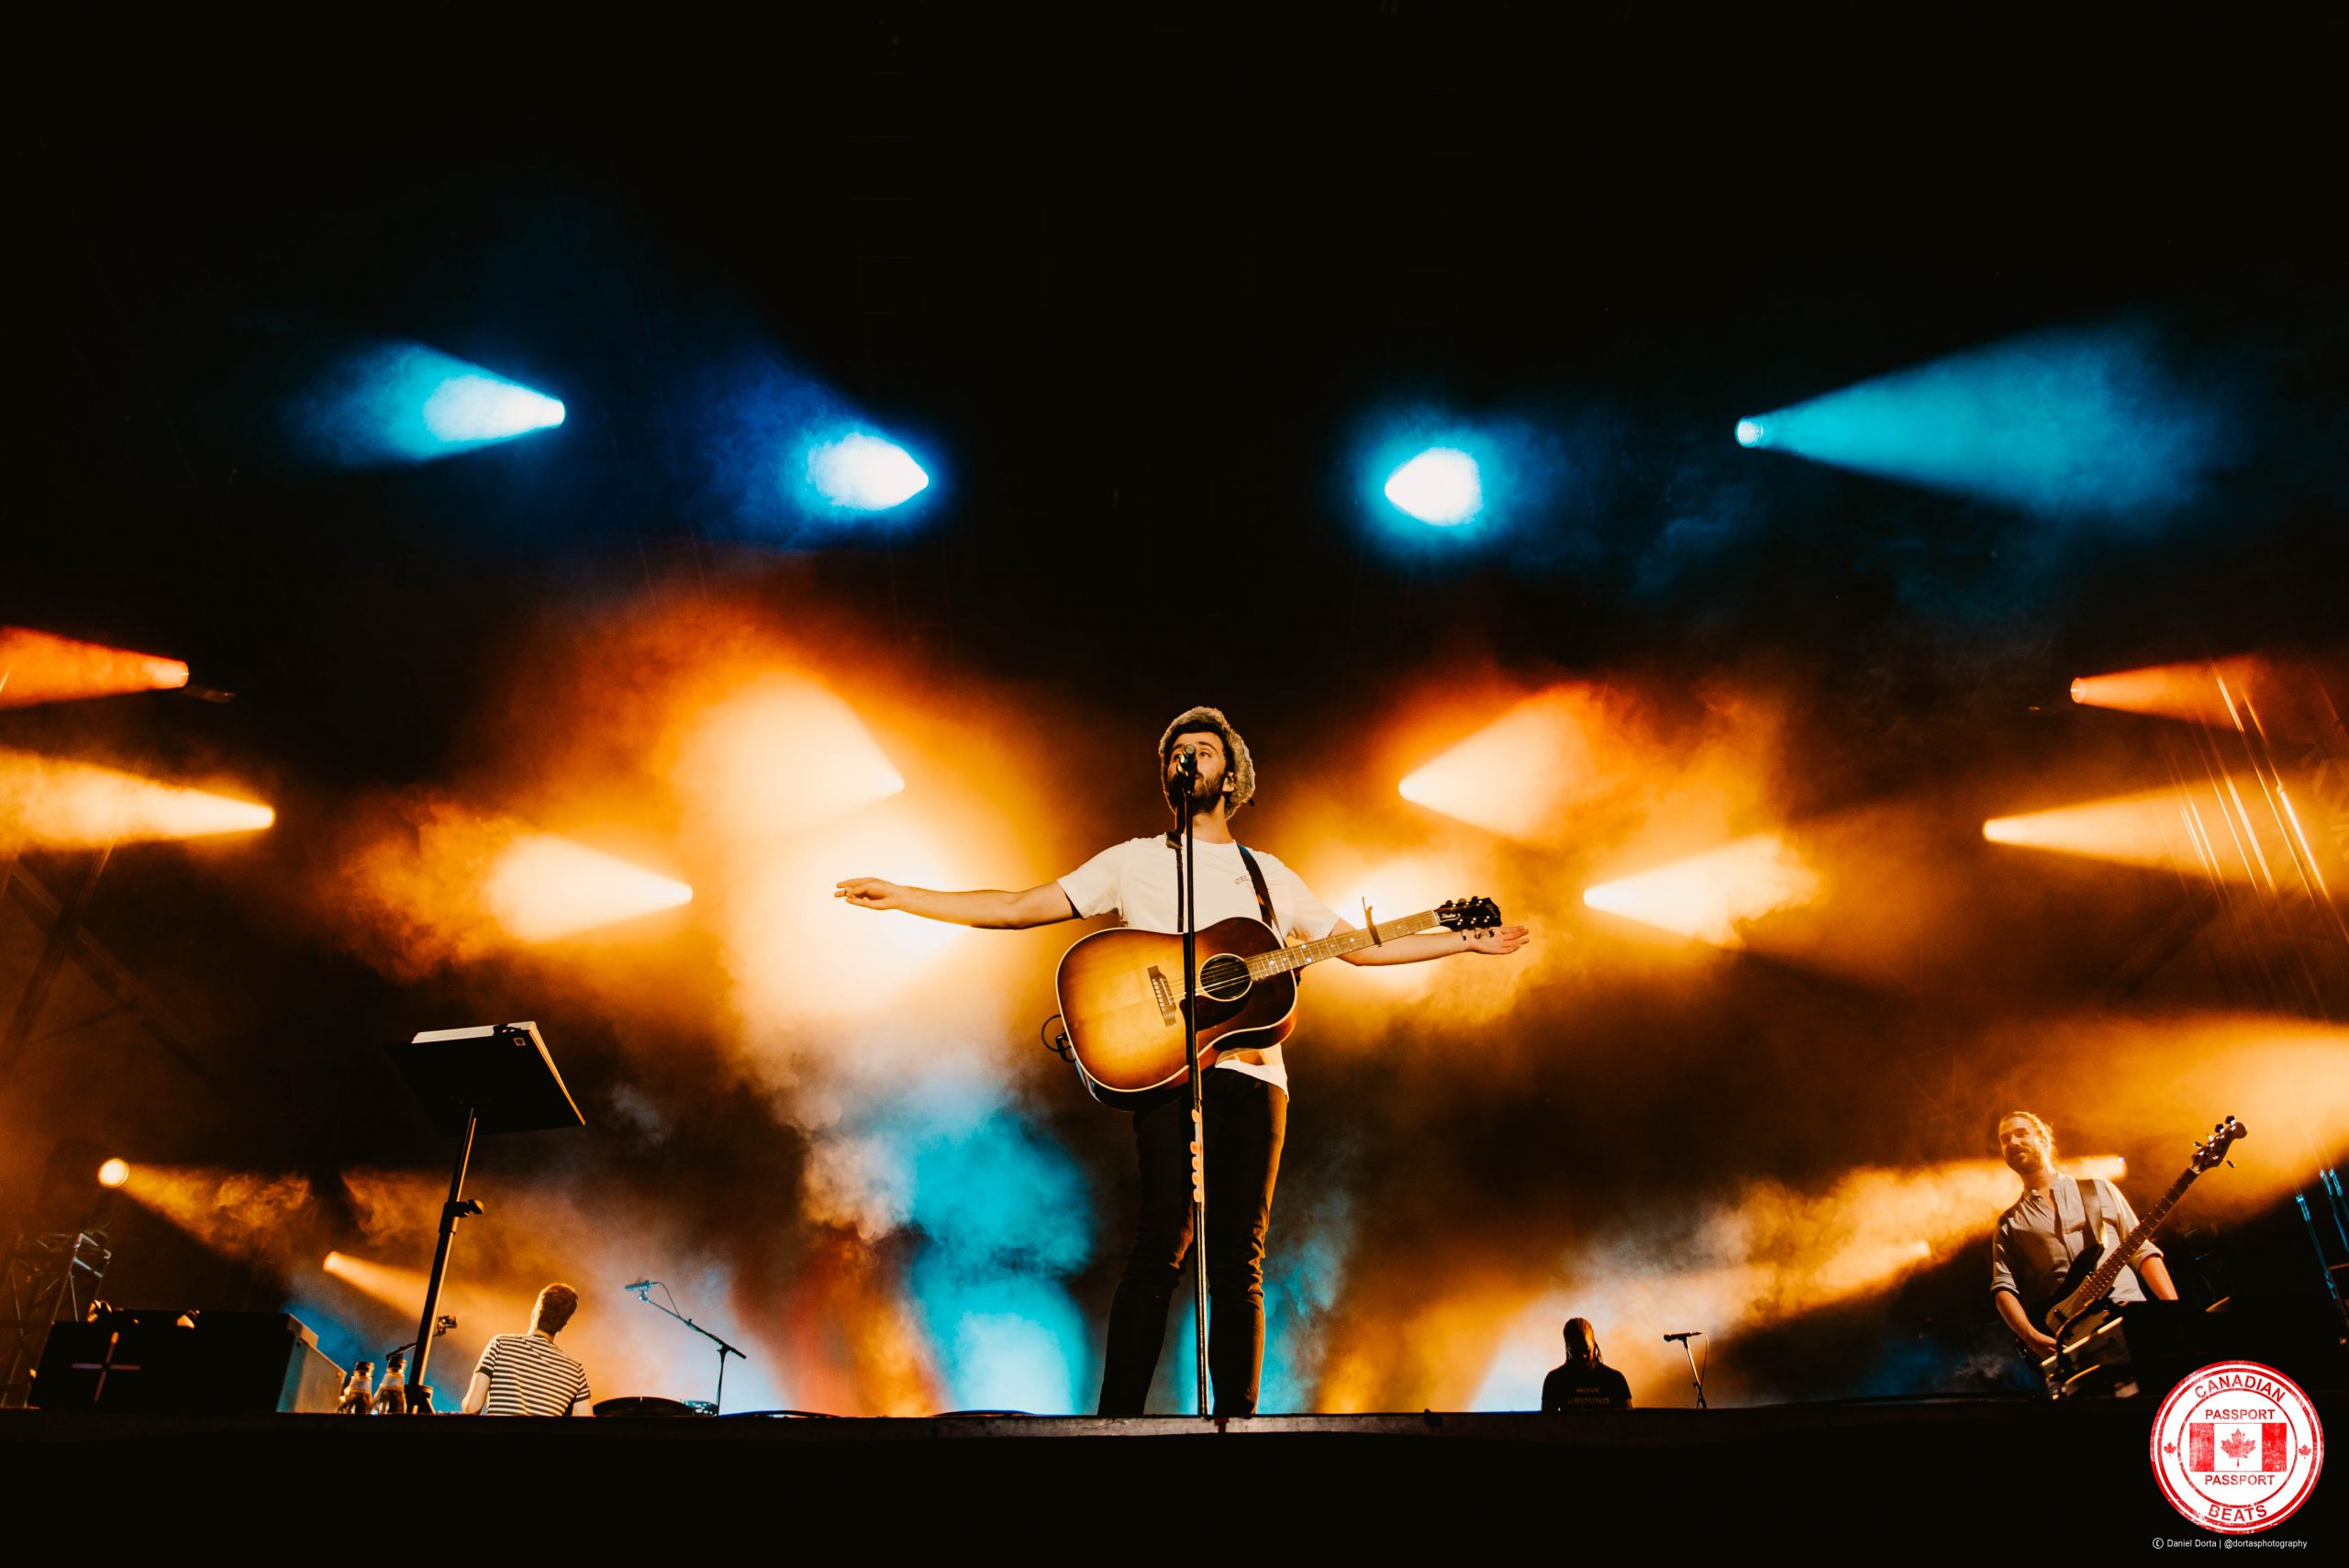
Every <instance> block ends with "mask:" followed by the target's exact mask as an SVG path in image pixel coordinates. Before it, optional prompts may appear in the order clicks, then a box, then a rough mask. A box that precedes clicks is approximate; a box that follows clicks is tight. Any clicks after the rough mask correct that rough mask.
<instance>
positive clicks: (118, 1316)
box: [32, 1310, 342, 1412]
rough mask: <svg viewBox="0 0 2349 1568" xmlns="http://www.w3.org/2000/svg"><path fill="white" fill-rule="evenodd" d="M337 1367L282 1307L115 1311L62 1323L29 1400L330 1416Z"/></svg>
mask: <svg viewBox="0 0 2349 1568" xmlns="http://www.w3.org/2000/svg"><path fill="white" fill-rule="evenodd" d="M341 1389H342V1371H341V1369H340V1368H339V1367H337V1366H336V1365H335V1364H334V1363H333V1362H330V1361H328V1360H327V1358H326V1357H325V1356H323V1355H321V1354H320V1353H319V1352H318V1337H317V1335H316V1334H314V1333H312V1332H311V1331H310V1329H309V1327H308V1325H306V1324H305V1323H304V1322H302V1320H301V1319H299V1318H291V1317H288V1316H286V1315H285V1314H284V1313H282V1312H195V1313H182V1312H172V1311H168V1310H166V1311H147V1310H134V1311H118V1312H108V1313H105V1314H102V1315H101V1316H100V1317H99V1318H97V1319H95V1321H93V1322H88V1323H60V1324H59V1325H57V1327H56V1328H55V1329H51V1330H50V1336H49V1343H48V1345H47V1346H46V1347H45V1348H44V1349H43V1350H42V1352H41V1358H40V1372H39V1375H38V1376H37V1377H35V1379H34V1380H33V1392H32V1403H33V1404H35V1405H38V1406H39V1407H41V1408H42V1409H44V1410H93V1409H95V1410H118V1411H129V1410H201V1411H206V1412H235V1411H270V1410H292V1411H315V1412H331V1411H332V1410H333V1409H334V1407H335V1403H336V1400H337V1397H338V1396H340V1392H341Z"/></svg>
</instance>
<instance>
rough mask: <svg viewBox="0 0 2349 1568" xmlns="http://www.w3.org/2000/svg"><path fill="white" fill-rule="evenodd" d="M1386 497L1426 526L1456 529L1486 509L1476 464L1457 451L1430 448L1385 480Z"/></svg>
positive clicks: (1482, 483) (1454, 448) (1482, 484)
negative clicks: (1428, 524) (1427, 524)
mask: <svg viewBox="0 0 2349 1568" xmlns="http://www.w3.org/2000/svg"><path fill="white" fill-rule="evenodd" d="M1386 498H1387V499H1388V500H1389V501H1392V502H1393V503H1394V504H1395V505H1396V506H1397V507H1398V508H1400V509H1401V510H1403V511H1405V512H1407V513H1408V514H1410V515H1411V516H1412V517H1417V518H1418V519H1419V521H1421V522H1423V523H1430V524H1433V525H1434V526H1436V527H1438V528H1456V527H1458V526H1459V525H1460V524H1462V523H1466V522H1474V521H1475V518H1476V516H1477V514H1478V513H1480V512H1482V511H1483V510H1484V509H1485V484H1484V477H1483V474H1482V473H1481V472H1480V471H1479V470H1478V469H1477V467H1476V460H1475V458H1473V457H1470V456H1469V455H1468V454H1467V453H1466V452H1464V451H1462V450H1460V449H1459V448H1457V447H1430V448H1429V449H1428V450H1425V451H1423V452H1421V453H1420V454H1419V456H1417V457H1415V458H1413V459H1412V460H1411V461H1410V462H1407V463H1405V464H1404V465H1403V466H1402V467H1400V468H1398V469H1397V470H1396V471H1395V472H1394V473H1391V474H1389V475H1388V476H1387V479H1386Z"/></svg>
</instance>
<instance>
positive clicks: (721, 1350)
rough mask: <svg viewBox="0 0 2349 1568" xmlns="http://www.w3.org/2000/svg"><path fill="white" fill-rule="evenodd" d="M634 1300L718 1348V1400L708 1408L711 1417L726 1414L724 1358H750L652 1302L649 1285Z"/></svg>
mask: <svg viewBox="0 0 2349 1568" xmlns="http://www.w3.org/2000/svg"><path fill="white" fill-rule="evenodd" d="M655 1283H658V1282H655ZM667 1288H668V1287H667V1286H665V1285H663V1286H662V1289H663V1290H664V1291H665V1290H666V1289H667ZM636 1298H637V1299H638V1300H639V1301H641V1302H642V1303H644V1305H645V1306H647V1307H651V1308H652V1309H653V1310H654V1311H655V1312H665V1313H667V1314H668V1315H669V1316H670V1317H672V1318H675V1319H676V1320H677V1321H678V1322H680V1323H683V1324H684V1325H685V1327H686V1328H688V1329H692V1330H693V1331H694V1332H695V1333H696V1334H699V1335H700V1336H701V1337H702V1338H703V1339H705V1340H708V1341H709V1342H710V1343H711V1344H713V1345H716V1346H717V1347H718V1399H717V1402H716V1403H715V1404H713V1405H712V1406H711V1407H710V1414H711V1415H713V1416H722V1415H724V1414H725V1413H726V1358H727V1357H728V1356H734V1357H737V1358H739V1359H740V1360H742V1361H745V1362H747V1361H749V1360H750V1359H751V1358H750V1357H748V1356H746V1355H743V1354H742V1352H741V1351H738V1350H736V1349H735V1348H734V1347H733V1346H731V1345H729V1344H728V1343H727V1342H726V1341H725V1340H721V1339H719V1338H718V1336H717V1335H715V1334H713V1333H711V1332H710V1331H709V1330H708V1329H705V1328H703V1327H702V1326H701V1325H700V1324H698V1323H696V1322H695V1321H694V1320H693V1319H692V1318H688V1317H686V1316H685V1314H684V1313H682V1312H680V1311H678V1310H677V1309H676V1308H675V1307H663V1306H662V1305H661V1304H660V1303H659V1302H657V1301H655V1300H653V1299H652V1286H651V1285H646V1286H645V1287H644V1288H643V1289H641V1290H640V1291H638V1292H637V1293H636Z"/></svg>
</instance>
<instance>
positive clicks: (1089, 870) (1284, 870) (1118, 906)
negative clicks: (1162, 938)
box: [1061, 834, 1338, 1090]
mask: <svg viewBox="0 0 2349 1568" xmlns="http://www.w3.org/2000/svg"><path fill="white" fill-rule="evenodd" d="M1249 852H1250V853H1251V854H1253V855H1254V856H1255V857H1256V864H1257V866H1258V867H1259V868H1261V869H1262V870H1263V872H1264V888H1265V890H1266V891H1267V892H1269V893H1270V894H1271V895H1273V913H1274V914H1275V915H1277V916H1278V917H1280V918H1279V921H1278V922H1277V924H1278V929H1279V930H1280V932H1281V940H1284V941H1286V942H1290V943H1296V942H1299V941H1308V942H1309V941H1319V940H1321V939H1322V938H1323V937H1326V936H1328V935H1329V934H1330V932H1331V931H1332V930H1334V929H1336V928H1337V924H1338V917H1337V914H1336V912H1335V911H1333V910H1332V909H1330V906H1328V905H1326V904H1324V903H1322V902H1321V900H1319V898H1316V897H1314V896H1313V892H1312V889H1310V888H1308V887H1307V886H1306V885H1305V884H1304V882H1303V881H1302V880H1301V879H1300V878H1299V877H1298V876H1297V873H1295V872H1293V871H1291V870H1289V869H1288V867H1286V866H1285V865H1283V864H1282V863H1281V862H1279V861H1278V860H1276V859H1275V858H1274V857H1273V856H1271V855H1268V854H1266V853H1265V852H1264V851H1262V850H1259V849H1255V848H1253V847H1251V849H1250V851H1249ZM1198 857H1199V865H1198V886H1199V919H1198V924H1199V929H1201V930H1205V929H1207V928H1208V927H1209V926H1212V925H1214V924H1215V923H1216V922H1217V921H1218V920H1229V919H1230V918H1231V917H1233V916H1235V915H1245V916H1247V917H1249V918H1250V919H1252V920H1261V919H1263V918H1264V911H1263V910H1261V909H1260V908H1258V907H1257V905H1256V886H1255V884H1253V883H1252V882H1251V881H1250V880H1249V879H1248V867H1247V865H1246V863H1245V862H1242V861H1241V858H1240V846H1239V845H1237V844H1210V843H1207V842H1205V841H1202V842H1200V844H1199V845H1198ZM1179 860H1180V857H1179V856H1178V855H1177V854H1176V853H1175V850H1174V849H1173V848H1172V847H1171V846H1170V845H1168V843H1167V842H1166V839H1165V837H1164V835H1163V834H1162V835H1160V836H1159V837H1158V838H1155V839H1129V840H1126V841H1125V842H1124V843H1122V844H1112V845H1110V846H1109V847H1108V849H1106V850H1104V851H1101V852H1100V853H1099V854H1097V855H1096V856H1094V857H1093V858H1092V859H1091V860H1089V861H1087V862H1085V863H1084V864H1083V865H1081V866H1079V867H1077V868H1076V869H1075V870H1074V871H1073V872H1071V873H1068V874H1067V875H1066V876H1064V877H1063V878H1061V891H1062V892H1063V893H1065V894H1067V895H1068V901H1069V904H1070V906H1072V907H1073V908H1074V909H1075V910H1076V912H1077V913H1078V914H1079V915H1084V916H1088V917H1090V916H1094V915H1109V914H1114V915H1116V916H1117V917H1118V920H1119V924H1120V925H1126V926H1131V927H1132V928H1133V929H1136V930H1138V931H1175V930H1179V929H1181V925H1180V922H1179V921H1178V919H1177V916H1176V902H1175V897H1176V890H1177V889H1176V880H1175V879H1176V877H1177V876H1178V875H1179V874H1180V872H1181V867H1180V864H1179ZM1248 1058H1254V1059H1255V1060H1248ZM1216 1066H1217V1067H1218V1068H1230V1070H1231V1071H1232V1072H1234V1073H1247V1074H1248V1075H1249V1076H1250V1077H1252V1078H1262V1079H1263V1080H1264V1082H1265V1083H1267V1084H1279V1085H1280V1086H1281V1088H1282V1089H1283V1090H1286V1089H1287V1088H1288V1069H1287V1068H1286V1067H1285V1066H1284V1065H1282V1062H1281V1048H1280V1047H1279V1046H1277V1045H1274V1046H1266V1047H1264V1049H1263V1050H1261V1051H1248V1052H1247V1053H1246V1056H1245V1057H1242V1056H1238V1055H1233V1056H1226V1057H1222V1058H1219V1060H1218V1061H1217V1062H1216Z"/></svg>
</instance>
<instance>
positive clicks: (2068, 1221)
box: [1990, 1111, 2177, 1358]
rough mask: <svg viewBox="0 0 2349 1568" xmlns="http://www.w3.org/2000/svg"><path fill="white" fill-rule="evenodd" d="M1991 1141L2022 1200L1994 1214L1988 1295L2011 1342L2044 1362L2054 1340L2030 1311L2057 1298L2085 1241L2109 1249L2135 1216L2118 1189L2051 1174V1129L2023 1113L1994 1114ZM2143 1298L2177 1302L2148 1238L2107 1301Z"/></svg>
mask: <svg viewBox="0 0 2349 1568" xmlns="http://www.w3.org/2000/svg"><path fill="white" fill-rule="evenodd" d="M1998 1152H1999V1154H2000V1155H2001V1156H2003V1157H2004V1158H2005V1160H2006V1162H2007V1168H2008V1169H2009V1170H2010V1171H2012V1172H2014V1173H2015V1174H2016V1175H2017V1176H2019V1177H2021V1180H2022V1195H2021V1196H2020V1197H2018V1198H2016V1199H2015V1201H2014V1205H2013V1207H2010V1208H2009V1209H2008V1210H2007V1211H2006V1213H2004V1214H2002V1215H2000V1216H1999V1217H1998V1230H1997V1231H1996V1233H1994V1234H1993V1235H1992V1236H1991V1238H1990V1296H1991V1299H1992V1301H1994V1302H1995V1303H1996V1304H1997V1306H1998V1316H1999V1317H2000V1318H2004V1319H2005V1320H2006V1325H2007V1328H2008V1329H2009V1330H2011V1331H2012V1332H2013V1334H2014V1336H2015V1338H2016V1339H2018V1340H2021V1341H2022V1342H2023V1343H2025V1344H2026V1345H2029V1346H2030V1347H2031V1348H2032V1351H2034V1352H2035V1353H2036V1354H2037V1355H2038V1356H2040V1357H2042V1358H2044V1357H2047V1356H2052V1355H2054V1353H2055V1350H2056V1344H2055V1340H2054V1336H2053V1335H2050V1334H2048V1333H2046V1332H2044V1331H2043V1329H2042V1328H2041V1326H2040V1325H2039V1324H2037V1323H2034V1322H2032V1318H2031V1307H2032V1305H2035V1304H2037V1303H2040V1302H2043V1301H2045V1300H2046V1299H2047V1298H2048V1297H2050V1296H2054V1295H2056V1294H2057V1287H2058V1286H2060V1285H2062V1284H2063V1283H2064V1278H2065V1273H2066V1272H2067V1271H2068V1270H2069V1269H2070V1268H2071V1266H2072V1260H2074V1259H2075V1258H2076V1257H2078V1256H2079V1255H2080V1254H2081V1253H2082V1252H2084V1251H2087V1249H2088V1247H2089V1245H2090V1243H2091V1242H2093V1243H2094V1244H2095V1245H2097V1246H2099V1247H2112V1246H2115V1245H2117V1244H2118V1243H2119V1242H2120V1241H2121V1238H2123V1237H2125V1236H2127V1235H2128V1234H2129V1232H2131V1231H2132V1230H2134V1229H2137V1215H2136V1211H2135V1210H2133V1209H2132V1208H2131V1207H2129V1200H2128V1199H2127V1198H2125V1197H2123V1196H2121V1189H2120V1188H2119V1187H2116V1186H2114V1185H2113V1184H2111V1183H2110V1182H2108V1181H2106V1180H2105V1179H2104V1178H2103V1177H2101V1176H2093V1177H2090V1178H2089V1179H2088V1180H2087V1181H2085V1182H2083V1181H2080V1180H2077V1179H2076V1178H2075V1177H2071V1176H2067V1175H2065V1174H2064V1173H2063V1172H2062V1171H2060V1170H2058V1169H2057V1168H2056V1164H2055V1133H2054V1129H2051V1128H2050V1127H2049V1126H2048V1125H2047V1124H2046V1123H2045V1122H2043V1121H2042V1120H2040V1119H2039V1118H2037V1117H2035V1116H2033V1115H2032V1113H2031V1112H2029V1111H2009V1112H2008V1113H2007V1114H2006V1115H2005V1116H2003V1117H2000V1118H1998ZM2092 1210H2093V1213H2092V1212H2091V1211H2092ZM2140 1282H2142V1285H2141V1283H2140ZM2146 1296H2153V1297H2154V1299H2155V1300H2156V1301H2176V1299H2177V1286H2176V1285H2175V1284H2172V1283H2171V1282H2170V1277H2169V1265H2168V1264H2167V1263H2165V1262H2162V1250H2161V1249H2160V1248H2159V1247H2157V1246H2155V1245H2154V1243H2153V1242H2151V1241H2147V1242H2145V1243H2144V1244H2143V1245H2142V1246H2140V1247H2139V1248H2138V1249H2137V1255H2136V1256H2135V1257H2133V1258H2132V1259H2130V1260H2129V1267H2127V1268H2124V1269H2122V1270H2121V1273H2120V1274H2119V1275H2118V1276H2117V1277H2116V1278H2115V1279H2114V1281H2113V1285H2112V1295H2111V1299H2112V1300H2113V1301H2115V1302H2128V1301H2143V1300H2144V1299H2145V1297H2146Z"/></svg>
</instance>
